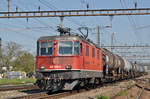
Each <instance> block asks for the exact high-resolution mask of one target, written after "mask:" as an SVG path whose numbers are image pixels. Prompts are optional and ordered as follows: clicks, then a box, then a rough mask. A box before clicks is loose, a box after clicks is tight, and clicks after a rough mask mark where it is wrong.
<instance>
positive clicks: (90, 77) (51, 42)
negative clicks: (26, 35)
mask: <svg viewBox="0 0 150 99" xmlns="http://www.w3.org/2000/svg"><path fill="white" fill-rule="evenodd" d="M141 68H142V67H140V66H136V65H135V63H131V62H129V61H128V60H126V59H125V58H122V57H120V56H118V55H116V54H113V53H112V52H110V51H109V50H107V49H104V48H100V47H99V46H97V45H96V44H94V43H93V42H92V41H90V40H89V39H86V38H85V37H84V36H81V35H75V34H70V33H67V32H64V31H63V32H62V30H61V35H58V36H45V37H40V38H39V39H38V41H37V57H36V72H37V75H36V78H37V81H36V84H37V85H38V86H39V88H40V89H41V90H44V91H50V92H54V91H58V90H72V89H74V88H81V87H83V88H88V87H91V86H94V85H99V84H101V83H102V82H110V81H116V80H121V79H128V78H134V77H136V76H141V75H142V74H143V72H144V69H141Z"/></svg>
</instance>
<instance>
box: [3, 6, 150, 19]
mask: <svg viewBox="0 0 150 99" xmlns="http://www.w3.org/2000/svg"><path fill="white" fill-rule="evenodd" d="M114 15H118V16H119V15H150V8H137V9H95V10H58V11H20V12H17V11H16V12H0V18H33V17H62V16H63V17H71V16H114Z"/></svg>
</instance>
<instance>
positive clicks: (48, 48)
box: [40, 41, 53, 56]
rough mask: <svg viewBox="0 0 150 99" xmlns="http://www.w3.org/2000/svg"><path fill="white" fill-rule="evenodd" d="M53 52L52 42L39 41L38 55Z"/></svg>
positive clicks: (46, 54)
mask: <svg viewBox="0 0 150 99" xmlns="http://www.w3.org/2000/svg"><path fill="white" fill-rule="evenodd" d="M52 53H53V43H52V42H51V41H50V42H41V45H40V55H41V56H48V55H52Z"/></svg>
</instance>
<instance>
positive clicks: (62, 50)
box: [59, 41, 73, 55]
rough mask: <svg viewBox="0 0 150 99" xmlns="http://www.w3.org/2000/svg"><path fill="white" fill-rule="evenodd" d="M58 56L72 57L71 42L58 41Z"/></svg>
mask: <svg viewBox="0 0 150 99" xmlns="http://www.w3.org/2000/svg"><path fill="white" fill-rule="evenodd" d="M59 54H61V55H72V54H73V42H72V41H60V42H59Z"/></svg>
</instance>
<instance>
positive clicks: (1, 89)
mask: <svg viewBox="0 0 150 99" xmlns="http://www.w3.org/2000/svg"><path fill="white" fill-rule="evenodd" d="M20 89H38V87H37V86H34V85H20V86H1V87H0V91H10V90H20Z"/></svg>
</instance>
